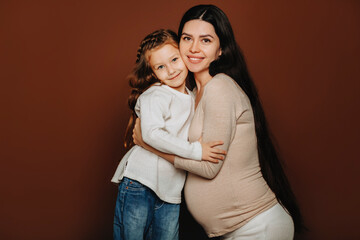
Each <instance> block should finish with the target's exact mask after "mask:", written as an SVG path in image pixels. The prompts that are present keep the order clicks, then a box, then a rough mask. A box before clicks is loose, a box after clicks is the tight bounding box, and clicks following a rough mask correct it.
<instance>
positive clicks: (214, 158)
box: [132, 118, 226, 164]
mask: <svg viewBox="0 0 360 240" xmlns="http://www.w3.org/2000/svg"><path fill="white" fill-rule="evenodd" d="M132 137H133V139H134V143H135V144H136V145H139V146H141V147H143V148H145V149H146V150H148V151H150V152H152V153H154V154H156V155H158V156H159V157H161V158H164V159H165V160H167V161H168V162H170V163H171V164H174V160H175V157H176V155H173V154H169V153H164V152H161V151H159V150H157V149H156V148H153V147H151V146H150V145H148V144H146V143H145V142H144V141H143V139H142V134H141V126H140V118H137V119H136V123H135V126H134V129H133V135H132ZM222 144H223V143H222V142H221V141H215V142H209V143H202V144H201V145H202V156H203V159H202V160H205V161H209V162H213V163H218V162H219V160H218V159H221V160H223V159H224V158H225V154H226V152H225V151H224V150H221V149H217V148H215V147H216V146H218V145H222Z"/></svg>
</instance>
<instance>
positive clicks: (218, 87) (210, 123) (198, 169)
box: [174, 79, 237, 179]
mask: <svg viewBox="0 0 360 240" xmlns="http://www.w3.org/2000/svg"><path fill="white" fill-rule="evenodd" d="M214 80H215V79H213V81H214ZM202 104H203V105H202V106H203V110H204V122H203V130H202V132H203V136H202V138H203V141H212V140H222V141H223V143H224V144H223V145H221V146H219V148H221V149H222V150H225V151H226V152H227V151H228V149H229V146H230V143H231V141H232V139H233V137H234V134H235V129H236V118H237V117H236V108H235V101H234V99H233V97H232V96H231V95H229V94H228V85H227V84H223V83H222V81H216V82H212V83H211V85H209V86H207V88H206V94H205V93H204V96H203V99H202ZM224 161H226V159H225V160H224ZM222 164H223V161H220V162H219V163H218V164H214V163H211V162H207V161H194V160H190V159H185V158H180V157H175V159H174V165H175V167H176V168H181V169H184V170H186V171H188V172H191V173H193V174H196V175H199V176H201V177H204V178H208V179H212V178H214V177H216V175H217V174H218V173H219V171H220V169H221V167H222Z"/></svg>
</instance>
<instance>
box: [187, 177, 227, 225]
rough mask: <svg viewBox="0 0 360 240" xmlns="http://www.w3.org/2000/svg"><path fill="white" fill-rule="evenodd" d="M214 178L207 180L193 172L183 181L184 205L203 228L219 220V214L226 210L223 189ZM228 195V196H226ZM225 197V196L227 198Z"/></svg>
mask: <svg viewBox="0 0 360 240" xmlns="http://www.w3.org/2000/svg"><path fill="white" fill-rule="evenodd" d="M219 187H220V186H218V185H217V183H216V182H215V181H214V180H207V179H204V178H201V177H198V176H196V175H193V174H188V177H187V179H186V183H185V189H184V193H185V201H186V205H187V207H188V209H189V211H190V213H191V214H192V215H193V217H194V218H195V220H196V221H197V222H198V223H199V224H200V225H202V226H203V227H204V228H205V230H207V229H209V228H212V227H211V226H213V225H216V224H218V223H217V222H218V221H221V218H222V217H221V215H223V214H224V210H225V211H226V208H227V207H226V206H224V195H223V194H224V191H223V190H222V189H224V188H219ZM227 197H229V196H227ZM227 197H225V198H227Z"/></svg>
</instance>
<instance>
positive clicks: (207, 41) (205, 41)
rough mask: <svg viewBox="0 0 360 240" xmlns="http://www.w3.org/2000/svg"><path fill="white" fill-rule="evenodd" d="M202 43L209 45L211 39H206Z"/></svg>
mask: <svg viewBox="0 0 360 240" xmlns="http://www.w3.org/2000/svg"><path fill="white" fill-rule="evenodd" d="M202 41H203V42H204V43H209V42H211V40H210V39H207V38H204V39H203V40H202Z"/></svg>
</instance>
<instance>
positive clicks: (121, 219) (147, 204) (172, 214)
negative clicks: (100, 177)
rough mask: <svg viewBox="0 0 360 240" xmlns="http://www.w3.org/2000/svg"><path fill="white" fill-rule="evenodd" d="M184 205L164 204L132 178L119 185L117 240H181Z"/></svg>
mask: <svg viewBox="0 0 360 240" xmlns="http://www.w3.org/2000/svg"><path fill="white" fill-rule="evenodd" d="M179 212H180V204H171V203H167V202H164V201H162V200H161V199H160V198H159V197H158V196H157V195H156V194H155V193H154V192H153V191H152V190H151V189H150V188H148V187H146V186H144V185H142V184H141V183H139V182H137V181H134V180H132V179H129V178H123V179H122V180H121V182H120V184H119V191H118V195H117V199H116V206H115V216H114V232H113V234H114V240H141V239H146V240H150V239H151V240H178V239H179Z"/></svg>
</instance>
